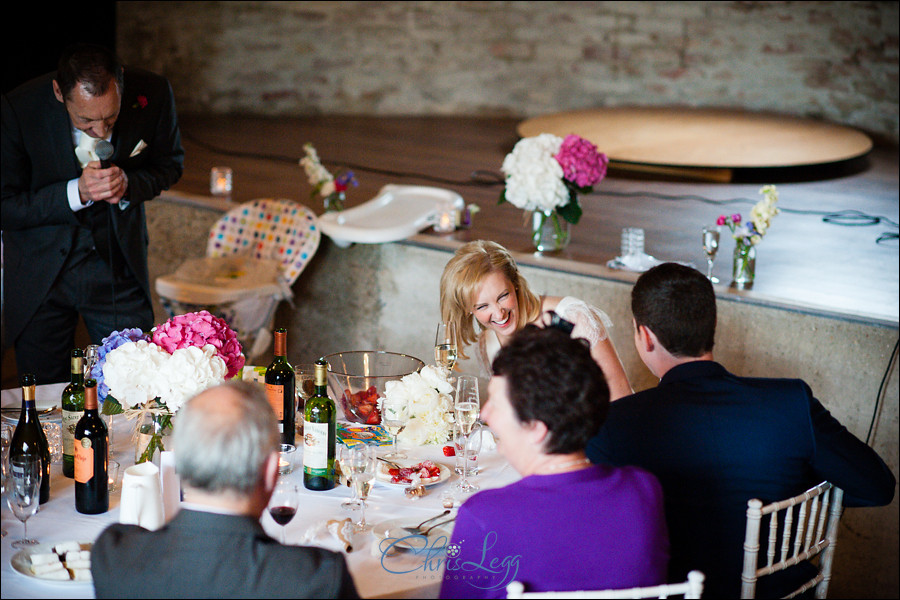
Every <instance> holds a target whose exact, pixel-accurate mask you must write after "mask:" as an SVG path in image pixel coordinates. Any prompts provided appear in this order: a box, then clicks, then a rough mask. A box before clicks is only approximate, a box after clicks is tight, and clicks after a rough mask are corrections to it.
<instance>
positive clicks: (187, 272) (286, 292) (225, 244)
mask: <svg viewBox="0 0 900 600" xmlns="http://www.w3.org/2000/svg"><path fill="white" fill-rule="evenodd" d="M320 238H321V234H320V232H319V227H318V221H317V219H316V215H315V213H313V212H312V211H311V210H310V209H308V208H307V207H305V206H303V205H302V204H298V203H296V202H293V201H291V200H284V199H271V198H264V199H258V200H252V201H250V202H246V203H244V204H241V205H240V206H236V207H235V208H233V209H231V210H229V211H228V212H227V213H225V214H224V215H223V216H222V218H221V219H219V220H218V221H217V222H216V223H215V225H213V226H212V228H211V229H210V231H209V240H208V241H207V245H206V257H205V258H197V259H190V260H188V261H186V262H185V263H184V264H182V265H181V266H180V267H179V268H178V269H177V270H176V271H175V273H172V274H171V275H165V276H161V277H158V278H157V279H156V291H157V293H158V294H159V297H160V302H161V303H162V305H163V308H164V309H165V310H166V313H167V314H168V315H169V317H173V316H175V315H179V314H183V313H187V312H195V311H198V310H208V311H209V312H210V313H212V314H214V315H216V316H217V317H221V318H223V319H225V321H226V322H227V323H228V325H229V326H230V327H231V328H232V329H233V330H234V332H235V333H236V334H237V336H238V339H239V340H240V342H241V345H242V346H243V348H244V355H245V356H246V358H247V364H253V361H254V359H256V358H257V357H259V356H260V355H262V353H263V352H265V351H266V349H267V348H268V347H269V343H270V342H271V341H272V332H271V329H272V324H273V322H274V319H275V310H276V308H278V303H279V302H280V301H282V300H287V301H288V302H291V304H293V302H292V299H293V293H292V292H291V286H292V285H293V283H294V282H295V281H296V280H297V277H299V276H300V273H302V272H303V269H304V268H306V265H307V263H308V262H309V260H310V259H311V258H312V257H313V255H315V253H316V250H317V249H318V247H319V240H320ZM248 349H249V351H248Z"/></svg>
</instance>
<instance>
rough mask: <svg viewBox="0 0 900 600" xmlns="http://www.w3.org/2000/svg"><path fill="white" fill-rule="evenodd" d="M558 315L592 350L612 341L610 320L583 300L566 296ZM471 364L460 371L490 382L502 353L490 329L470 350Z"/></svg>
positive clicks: (560, 305) (573, 335) (557, 312)
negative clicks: (570, 323)
mask: <svg viewBox="0 0 900 600" xmlns="http://www.w3.org/2000/svg"><path fill="white" fill-rule="evenodd" d="M554 312H555V313H556V314H558V315H559V316H560V317H562V318H563V319H565V320H566V321H570V322H572V323H574V324H575V329H573V330H572V337H574V338H584V339H586V340H587V341H588V342H589V343H590V345H591V347H592V348H593V347H594V345H595V344H597V343H598V342H601V341H603V340H605V339H606V338H608V337H609V330H610V329H612V326H613V325H612V320H610V318H609V316H608V315H607V314H606V313H605V312H603V311H602V310H600V309H599V308H597V307H596V306H592V305H590V304H588V303H587V302H585V301H583V300H579V299H578V298H573V297H571V296H566V297H564V298H563V299H561V300H560V301H559V304H557V305H556V308H555V309H554ZM468 350H469V352H467V354H469V357H470V360H469V361H463V362H464V363H471V364H461V365H460V370H462V371H463V372H464V373H467V374H471V375H477V376H478V377H480V378H483V379H485V380H488V379H490V378H491V362H492V361H493V360H494V357H495V356H496V355H497V352H499V350H500V340H499V339H498V338H497V334H496V333H494V332H493V331H492V330H489V329H486V330H484V331H482V332H481V334H479V336H478V340H477V341H476V342H475V344H473V346H472V347H470V348H469V349H468Z"/></svg>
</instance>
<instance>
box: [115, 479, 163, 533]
mask: <svg viewBox="0 0 900 600" xmlns="http://www.w3.org/2000/svg"><path fill="white" fill-rule="evenodd" d="M119 523H126V524H131V525H140V526H141V527H143V528H144V529H149V530H150V531H155V530H156V529H159V528H160V527H162V525H163V523H165V513H164V512H163V498H162V488H161V486H160V482H159V468H157V466H156V465H154V464H153V463H151V462H145V463H141V464H139V465H134V466H132V467H128V468H127V469H125V474H124V475H123V476H122V498H121V501H120V503H119Z"/></svg>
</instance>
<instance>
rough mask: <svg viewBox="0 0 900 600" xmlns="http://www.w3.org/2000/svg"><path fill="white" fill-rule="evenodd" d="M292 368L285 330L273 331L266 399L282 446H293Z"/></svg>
mask: <svg viewBox="0 0 900 600" xmlns="http://www.w3.org/2000/svg"><path fill="white" fill-rule="evenodd" d="M295 385H296V376H295V374H294V367H292V366H291V363H289V362H288V360H287V330H286V329H284V328H279V329H276V330H275V358H274V359H273V360H272V363H271V364H270V365H269V366H268V367H267V368H266V398H267V399H268V400H269V404H270V405H271V406H272V410H273V411H275V416H276V417H277V418H278V429H279V431H280V432H281V443H282V444H294V435H295V419H296V416H297V395H296V394H297V392H296V388H295Z"/></svg>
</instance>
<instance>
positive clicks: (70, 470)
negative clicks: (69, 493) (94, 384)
mask: <svg viewBox="0 0 900 600" xmlns="http://www.w3.org/2000/svg"><path fill="white" fill-rule="evenodd" d="M71 365H72V382H71V383H70V384H69V385H67V386H66V389H64V390H63V393H62V443H63V458H62V461H63V463H62V471H63V475H65V476H66V477H68V478H70V479H71V478H73V477H75V426H76V425H77V424H78V420H79V419H81V415H83V414H84V352H82V351H81V350H80V349H79V348H75V349H74V350H72V359H71Z"/></svg>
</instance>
